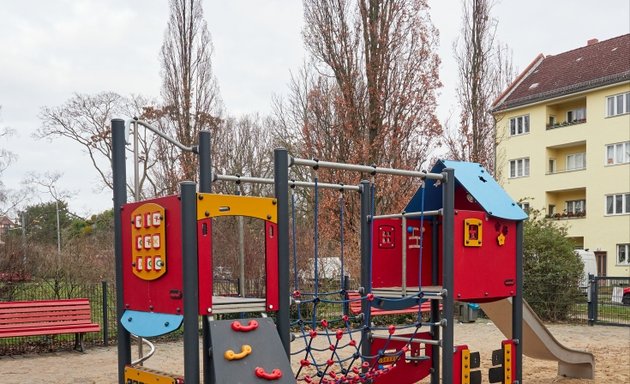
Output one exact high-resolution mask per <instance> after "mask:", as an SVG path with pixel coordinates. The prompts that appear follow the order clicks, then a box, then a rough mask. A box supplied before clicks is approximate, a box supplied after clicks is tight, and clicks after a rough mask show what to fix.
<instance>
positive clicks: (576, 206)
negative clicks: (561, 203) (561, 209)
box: [566, 200, 586, 215]
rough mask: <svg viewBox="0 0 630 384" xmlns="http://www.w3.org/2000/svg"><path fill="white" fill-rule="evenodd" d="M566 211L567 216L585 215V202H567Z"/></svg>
mask: <svg viewBox="0 0 630 384" xmlns="http://www.w3.org/2000/svg"><path fill="white" fill-rule="evenodd" d="M566 211H567V214H568V215H578V214H584V213H586V200H567V202H566Z"/></svg>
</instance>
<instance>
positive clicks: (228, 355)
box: [223, 344, 252, 361]
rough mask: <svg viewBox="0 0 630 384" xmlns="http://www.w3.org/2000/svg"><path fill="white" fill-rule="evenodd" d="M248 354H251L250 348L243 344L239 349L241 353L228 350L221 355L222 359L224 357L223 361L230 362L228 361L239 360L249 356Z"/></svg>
mask: <svg viewBox="0 0 630 384" xmlns="http://www.w3.org/2000/svg"><path fill="white" fill-rule="evenodd" d="M250 353H252V347H251V346H249V345H247V344H245V345H243V346H242V347H241V353H235V352H234V351H233V350H231V349H228V350H227V351H225V353H224V354H223V357H225V360H230V361H232V360H240V359H242V358H244V357H245V356H247V355H249V354H250Z"/></svg>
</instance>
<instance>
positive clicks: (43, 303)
mask: <svg viewBox="0 0 630 384" xmlns="http://www.w3.org/2000/svg"><path fill="white" fill-rule="evenodd" d="M80 304H87V305H89V304H90V301H89V300H88V299H85V298H80V299H59V300H30V301H0V309H3V308H37V307H63V306H65V305H80Z"/></svg>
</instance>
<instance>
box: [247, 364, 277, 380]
mask: <svg viewBox="0 0 630 384" xmlns="http://www.w3.org/2000/svg"><path fill="white" fill-rule="evenodd" d="M254 372H255V373H256V377H258V378H261V379H265V380H278V379H279V378H281V377H282V371H281V370H279V369H278V368H276V369H274V370H273V371H271V373H267V372H265V370H264V369H263V368H260V367H256V370H255V371H254Z"/></svg>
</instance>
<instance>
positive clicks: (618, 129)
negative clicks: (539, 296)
mask: <svg viewBox="0 0 630 384" xmlns="http://www.w3.org/2000/svg"><path fill="white" fill-rule="evenodd" d="M493 111H494V115H495V117H496V118H497V119H498V124H497V150H496V166H495V167H496V169H495V175H496V177H497V178H498V180H499V182H500V183H501V184H502V185H503V187H504V188H505V189H506V190H507V192H508V193H509V194H510V196H511V197H512V198H513V199H515V200H517V201H518V200H521V201H522V204H523V206H524V207H525V208H533V209H537V210H542V211H543V212H544V213H545V214H546V215H547V218H548V219H549V220H557V221H558V222H560V223H561V224H565V225H566V226H567V227H568V233H569V236H570V237H571V238H572V239H573V240H574V241H575V243H576V248H586V249H590V250H592V251H594V252H595V254H596V257H597V261H598V273H599V274H600V275H607V276H630V34H627V35H623V36H619V37H615V38H612V39H609V40H605V41H601V42H600V41H597V40H596V39H592V40H589V41H588V42H587V44H586V45H585V46H583V47H579V48H576V49H574V50H571V51H568V52H563V53H560V54H557V55H553V56H552V55H548V56H544V55H542V54H541V55H539V56H538V57H536V59H534V61H533V62H532V63H531V64H530V65H529V66H528V67H527V68H526V69H525V70H524V71H523V72H522V73H521V74H520V75H519V76H518V77H517V79H516V80H515V81H514V82H513V83H512V84H511V85H510V86H509V87H508V88H507V89H506V90H505V91H504V92H503V93H502V94H501V96H500V97H499V98H498V99H497V100H496V101H495V103H494V106H493Z"/></svg>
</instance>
